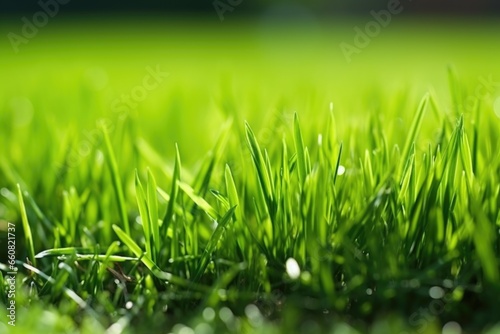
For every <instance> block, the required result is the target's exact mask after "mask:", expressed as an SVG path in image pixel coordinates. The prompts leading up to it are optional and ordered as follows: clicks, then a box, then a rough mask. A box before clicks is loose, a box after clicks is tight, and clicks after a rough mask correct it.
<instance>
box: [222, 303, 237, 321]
mask: <svg viewBox="0 0 500 334" xmlns="http://www.w3.org/2000/svg"><path fill="white" fill-rule="evenodd" d="M219 317H220V319H221V320H222V321H224V322H225V323H228V322H230V321H231V320H233V318H234V315H233V312H232V311H231V310H230V309H229V308H228V307H225V306H224V307H223V308H221V309H220V311H219Z"/></svg>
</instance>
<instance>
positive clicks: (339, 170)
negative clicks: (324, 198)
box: [337, 165, 345, 175]
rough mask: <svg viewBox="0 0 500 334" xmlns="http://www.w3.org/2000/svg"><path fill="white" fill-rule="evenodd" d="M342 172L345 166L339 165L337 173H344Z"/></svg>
mask: <svg viewBox="0 0 500 334" xmlns="http://www.w3.org/2000/svg"><path fill="white" fill-rule="evenodd" d="M344 174H345V167H344V166H342V165H339V168H338V169H337V175H344Z"/></svg>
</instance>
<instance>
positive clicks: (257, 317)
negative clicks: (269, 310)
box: [245, 304, 263, 327]
mask: <svg viewBox="0 0 500 334" xmlns="http://www.w3.org/2000/svg"><path fill="white" fill-rule="evenodd" d="M245 315H246V316H247V318H248V320H249V321H250V323H251V324H252V325H253V326H254V327H260V326H262V322H263V319H262V314H261V313H260V311H259V308H258V307H257V306H255V305H254V304H249V305H247V306H246V307H245Z"/></svg>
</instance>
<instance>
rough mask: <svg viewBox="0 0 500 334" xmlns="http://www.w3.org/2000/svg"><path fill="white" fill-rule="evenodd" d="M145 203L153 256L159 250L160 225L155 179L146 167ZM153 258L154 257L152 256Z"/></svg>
mask: <svg viewBox="0 0 500 334" xmlns="http://www.w3.org/2000/svg"><path fill="white" fill-rule="evenodd" d="M146 191H147V196H148V199H147V203H148V213H149V223H150V226H151V233H152V235H153V246H154V247H153V254H154V255H155V257H156V256H157V254H158V252H159V251H160V248H161V244H160V225H159V223H158V194H157V186H156V180H155V178H154V176H153V174H152V173H151V171H150V170H149V168H148V184H147V190H146ZM153 259H155V258H153Z"/></svg>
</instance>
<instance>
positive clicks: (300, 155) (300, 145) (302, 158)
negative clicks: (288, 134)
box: [293, 113, 307, 184]
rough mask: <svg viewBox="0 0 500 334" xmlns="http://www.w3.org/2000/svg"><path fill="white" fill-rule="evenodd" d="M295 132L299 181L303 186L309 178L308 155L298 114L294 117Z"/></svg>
mask: <svg viewBox="0 0 500 334" xmlns="http://www.w3.org/2000/svg"><path fill="white" fill-rule="evenodd" d="M293 130H294V132H293V134H294V136H293V138H294V142H295V151H296V152H297V166H298V171H299V181H300V183H301V184H304V182H305V181H306V176H307V170H306V166H307V162H306V153H305V149H304V139H303V138H302V133H301V131H300V125H299V116H298V115H297V113H295V115H294V122H293Z"/></svg>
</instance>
